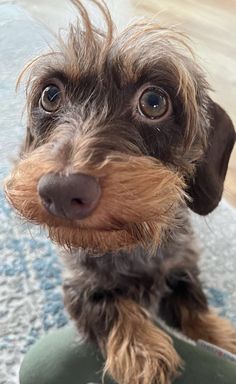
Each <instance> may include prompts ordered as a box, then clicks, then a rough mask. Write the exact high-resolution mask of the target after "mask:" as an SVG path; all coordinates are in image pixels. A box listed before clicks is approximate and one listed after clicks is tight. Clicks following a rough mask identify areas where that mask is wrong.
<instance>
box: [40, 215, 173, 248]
mask: <svg viewBox="0 0 236 384" xmlns="http://www.w3.org/2000/svg"><path fill="white" fill-rule="evenodd" d="M44 226H45V227H46V228H47V231H48V233H49V237H50V238H51V240H52V241H53V242H55V243H57V245H59V246H62V247H65V248H69V249H76V248H83V249H89V250H92V251H93V252H94V253H95V254H97V253H101V254H103V253H104V252H114V251H117V250H120V249H131V248H133V247H136V246H140V245H141V246H143V247H146V248H149V249H150V250H151V248H152V247H153V246H155V248H156V247H157V246H158V245H160V242H161V240H162V238H163V235H164V232H165V229H166V228H165V226H164V225H163V224H160V223H158V222H150V223H147V222H143V223H139V224H128V223H127V224H125V225H124V226H123V228H122V227H115V226H112V225H111V226H109V225H108V226H106V227H102V226H101V227H93V228H92V227H91V228H86V227H81V226H79V225H78V224H77V225H73V226H69V225H68V224H67V225H65V226H63V225H58V226H48V225H47V224H46V225H44Z"/></svg>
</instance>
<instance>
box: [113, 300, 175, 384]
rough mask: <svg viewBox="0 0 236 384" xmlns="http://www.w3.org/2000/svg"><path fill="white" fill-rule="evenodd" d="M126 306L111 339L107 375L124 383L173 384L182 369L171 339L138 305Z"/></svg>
mask: <svg viewBox="0 0 236 384" xmlns="http://www.w3.org/2000/svg"><path fill="white" fill-rule="evenodd" d="M123 304H124V305H122V307H123V308H122V314H123V315H124V316H122V321H118V322H117V324H116V326H115V327H114V328H113V329H112V330H111V332H110V335H109V337H108V340H107V344H106V365H105V372H108V373H109V374H110V375H111V376H112V377H113V378H114V379H115V380H116V381H117V382H118V383H120V384H170V383H171V379H172V378H174V377H175V376H176V375H177V371H178V368H179V367H180V366H181V360H180V358H179V356H178V354H177V352H176V351H175V349H174V347H173V344H172V341H171V339H170V337H169V336H168V335H166V334H165V333H164V332H162V331H161V330H160V329H159V328H158V327H156V326H155V325H154V324H153V323H152V322H151V321H150V319H149V318H148V317H147V316H145V313H144V312H142V310H141V309H140V308H139V307H138V306H137V305H136V304H135V307H136V308H132V305H131V308H128V307H126V308H125V306H126V304H125V303H123ZM132 309H133V310H132ZM126 310H127V313H125V312H126ZM120 320H121V319H120Z"/></svg>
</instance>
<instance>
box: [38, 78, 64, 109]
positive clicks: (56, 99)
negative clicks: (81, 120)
mask: <svg viewBox="0 0 236 384" xmlns="http://www.w3.org/2000/svg"><path fill="white" fill-rule="evenodd" d="M61 100H62V97H61V90H60V89H59V87H58V86H56V85H53V84H51V85H48V86H47V87H46V88H44V90H43V92H42V95H41V98H40V105H41V107H42V108H43V109H44V110H45V111H46V112H56V111H57V110H58V108H59V107H60V104H61Z"/></svg>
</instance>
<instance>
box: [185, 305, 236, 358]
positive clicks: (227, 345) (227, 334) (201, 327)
mask: <svg viewBox="0 0 236 384" xmlns="http://www.w3.org/2000/svg"><path fill="white" fill-rule="evenodd" d="M183 332H184V333H185V334H186V335H187V336H188V337H190V338H192V339H194V340H199V339H202V340H205V341H208V342H209V343H211V344H215V345H217V346H218V347H220V348H223V349H225V350H227V351H229V352H231V353H234V354H236V330H235V328H234V327H233V325H232V324H231V323H230V321H229V320H227V319H224V318H222V317H220V316H218V315H217V313H216V312H215V311H214V310H212V309H210V310H209V311H207V312H204V313H200V314H197V315H196V316H195V317H193V316H191V317H189V319H188V321H185V323H184V326H183Z"/></svg>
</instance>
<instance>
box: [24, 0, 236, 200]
mask: <svg viewBox="0 0 236 384" xmlns="http://www.w3.org/2000/svg"><path fill="white" fill-rule="evenodd" d="M17 2H18V3H20V4H21V5H24V6H25V7H26V8H28V9H29V10H30V11H31V12H33V13H34V15H36V16H38V17H39V18H41V19H42V20H43V21H44V22H46V23H47V24H49V25H50V26H51V27H52V28H57V27H58V26H62V25H63V24H65V21H66V20H68V18H70V17H72V13H71V14H70V15H69V17H67V15H68V10H69V13H70V12H71V11H72V8H70V6H68V1H66V0H51V1H48V0H41V1H40V2H38V1H37V0H18V1H17ZM84 3H86V4H89V1H88V0H84ZM107 3H108V5H109V7H110V9H111V12H112V15H113V18H114V20H115V21H116V22H117V24H118V26H120V27H122V26H124V25H125V24H126V23H127V22H129V21H130V20H131V19H132V18H133V17H135V16H151V17H156V18H157V19H159V20H160V22H161V23H165V25H170V24H171V25H173V24H174V25H176V26H178V28H179V29H180V30H183V31H185V32H187V33H188V35H189V36H190V37H191V38H192V39H193V48H194V50H195V52H196V53H197V54H198V55H199V56H200V58H201V64H202V66H203V67H204V68H205V70H206V72H207V74H208V81H209V83H210V84H211V86H212V88H213V89H214V91H215V92H214V94H212V97H213V98H214V100H215V101H217V102H219V103H220V104H221V105H222V106H223V107H224V108H225V109H226V111H227V112H228V113H229V115H230V116H231V118H232V120H233V122H234V124H235V126H236V44H235V42H236V0H119V1H115V0H107ZM52 15H53V17H52ZM225 197H226V198H227V199H228V200H229V201H230V202H231V203H233V204H234V205H235V206H236V147H235V149H234V152H233V155H232V157H231V161H230V165H229V170H228V174H227V179H226V184H225Z"/></svg>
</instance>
